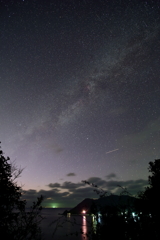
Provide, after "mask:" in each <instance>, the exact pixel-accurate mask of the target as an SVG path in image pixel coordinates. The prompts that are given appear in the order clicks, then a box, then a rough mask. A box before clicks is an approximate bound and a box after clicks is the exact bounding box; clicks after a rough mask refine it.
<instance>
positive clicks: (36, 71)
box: [0, 0, 160, 207]
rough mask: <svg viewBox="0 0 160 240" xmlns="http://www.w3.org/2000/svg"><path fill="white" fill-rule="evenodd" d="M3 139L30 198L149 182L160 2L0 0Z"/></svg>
mask: <svg viewBox="0 0 160 240" xmlns="http://www.w3.org/2000/svg"><path fill="white" fill-rule="evenodd" d="M0 31H1V34H0V141H1V142H2V143H1V146H2V150H3V151H4V154H5V156H9V157H10V158H11V161H12V162H13V161H15V163H16V165H17V166H18V167H22V168H24V170H23V172H22V175H21V177H20V178H19V179H18V184H20V185H21V184H22V186H23V189H24V190H26V195H25V197H26V199H27V200H28V201H31V200H32V199H35V198H36V197H37V196H39V195H40V194H43V195H44V196H45V201H44V206H47V207H53V206H55V207H64V206H66V207H69V206H71V207H72V206H74V205H75V204H78V203H79V202H80V201H82V200H83V199H84V198H87V197H95V198H96V197H97V195H96V193H94V192H93V189H92V188H90V187H89V186H85V184H84V183H82V182H81V181H82V180H89V181H90V182H92V183H95V184H97V185H98V186H100V187H102V188H103V189H106V190H107V191H109V192H112V193H115V194H116V193H119V191H120V189H119V187H117V185H121V186H122V187H126V188H127V189H128V191H129V192H130V193H131V194H136V193H137V192H138V191H139V190H142V189H144V186H146V184H147V178H148V174H149V173H148V166H149V165H148V163H149V162H150V161H154V160H155V159H158V158H160V145H159V144H160V1H159V0H157V1H155V0H153V1H152V0H146V1H142V0H141V1H140V0H97V1H96V0H81V1H80V0H41V1H40V0H0Z"/></svg>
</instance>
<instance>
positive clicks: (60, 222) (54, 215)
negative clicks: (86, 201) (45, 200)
mask: <svg viewBox="0 0 160 240" xmlns="http://www.w3.org/2000/svg"><path fill="white" fill-rule="evenodd" d="M64 210H66V209H62V208H46V209H43V210H42V212H41V213H42V216H43V217H45V219H44V220H43V221H42V223H41V227H42V231H43V238H44V240H51V239H53V240H64V239H68V240H82V239H83V240H84V239H85V240H88V238H87V236H86V233H88V231H89V229H90V226H91V222H92V221H91V217H90V216H77V215H76V216H75V215H74V216H70V217H69V216H66V217H65V216H62V215H59V213H63V212H64ZM56 220H57V221H56ZM54 221H55V222H54ZM52 222H54V223H53V224H51V223H52ZM81 229H82V231H83V233H84V234H81V233H80V230H81ZM53 233H54V234H53ZM75 233H77V234H78V235H75ZM52 234H53V236H52ZM71 234H72V235H71ZM66 235H68V236H66Z"/></svg>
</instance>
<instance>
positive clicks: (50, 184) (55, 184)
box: [47, 183, 61, 188]
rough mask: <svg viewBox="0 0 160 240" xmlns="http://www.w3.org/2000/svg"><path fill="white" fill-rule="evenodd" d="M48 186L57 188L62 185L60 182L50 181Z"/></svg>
mask: <svg viewBox="0 0 160 240" xmlns="http://www.w3.org/2000/svg"><path fill="white" fill-rule="evenodd" d="M47 186H48V187H50V188H57V187H60V186H61V185H60V184H59V183H49V184H48V185H47Z"/></svg>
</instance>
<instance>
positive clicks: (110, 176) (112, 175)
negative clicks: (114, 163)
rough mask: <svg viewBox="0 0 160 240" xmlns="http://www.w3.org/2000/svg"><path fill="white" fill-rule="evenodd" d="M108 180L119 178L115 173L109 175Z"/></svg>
mask: <svg viewBox="0 0 160 240" xmlns="http://www.w3.org/2000/svg"><path fill="white" fill-rule="evenodd" d="M106 178H107V179H108V180H110V179H112V178H117V176H116V174H115V173H110V174H108V175H107V176H106Z"/></svg>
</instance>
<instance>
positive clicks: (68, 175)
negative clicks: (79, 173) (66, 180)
mask: <svg viewBox="0 0 160 240" xmlns="http://www.w3.org/2000/svg"><path fill="white" fill-rule="evenodd" d="M66 176H67V177H73V176H76V174H75V173H68V174H67V175H66Z"/></svg>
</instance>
